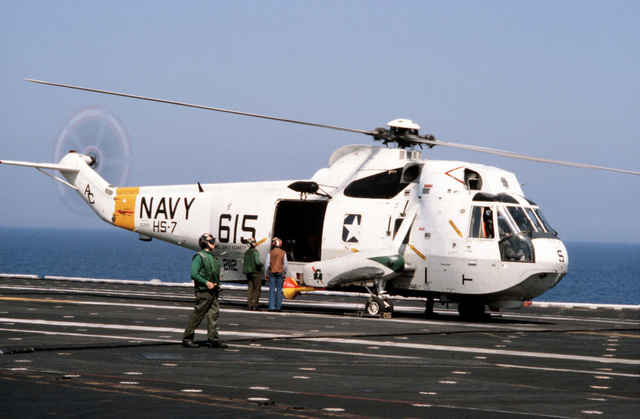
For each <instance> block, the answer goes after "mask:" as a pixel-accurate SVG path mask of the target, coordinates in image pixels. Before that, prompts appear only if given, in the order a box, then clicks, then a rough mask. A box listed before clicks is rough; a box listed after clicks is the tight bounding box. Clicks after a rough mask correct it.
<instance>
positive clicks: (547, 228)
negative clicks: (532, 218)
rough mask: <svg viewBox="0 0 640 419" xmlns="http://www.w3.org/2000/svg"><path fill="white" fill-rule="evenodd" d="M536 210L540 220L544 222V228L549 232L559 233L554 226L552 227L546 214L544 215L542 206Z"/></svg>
mask: <svg viewBox="0 0 640 419" xmlns="http://www.w3.org/2000/svg"><path fill="white" fill-rule="evenodd" d="M534 212H535V213H536V215H537V216H538V218H539V219H540V221H541V222H542V224H543V225H544V229H545V230H546V231H547V232H549V233H553V234H554V235H556V236H557V235H558V232H557V231H555V230H554V229H553V227H551V225H550V224H549V222H548V221H547V219H546V218H544V215H542V211H540V208H536V209H535V210H534Z"/></svg>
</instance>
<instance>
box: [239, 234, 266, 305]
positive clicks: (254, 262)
mask: <svg viewBox="0 0 640 419" xmlns="http://www.w3.org/2000/svg"><path fill="white" fill-rule="evenodd" d="M246 244H248V245H249V248H248V249H247V251H246V252H244V268H243V269H242V272H243V273H244V274H245V275H246V276H247V306H248V308H249V310H259V309H260V308H259V307H260V291H261V287H262V266H263V263H262V261H261V260H260V253H258V249H256V239H255V238H253V237H251V238H250V239H249V240H247V241H246Z"/></svg>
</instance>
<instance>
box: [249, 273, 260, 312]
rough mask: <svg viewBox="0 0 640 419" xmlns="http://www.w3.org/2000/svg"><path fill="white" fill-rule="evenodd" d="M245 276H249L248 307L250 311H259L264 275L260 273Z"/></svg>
mask: <svg viewBox="0 0 640 419" xmlns="http://www.w3.org/2000/svg"><path fill="white" fill-rule="evenodd" d="M245 275H246V276H247V306H248V307H249V310H257V309H258V306H259V305H260V291H261V290H260V288H261V287H262V275H261V274H259V273H257V274H245Z"/></svg>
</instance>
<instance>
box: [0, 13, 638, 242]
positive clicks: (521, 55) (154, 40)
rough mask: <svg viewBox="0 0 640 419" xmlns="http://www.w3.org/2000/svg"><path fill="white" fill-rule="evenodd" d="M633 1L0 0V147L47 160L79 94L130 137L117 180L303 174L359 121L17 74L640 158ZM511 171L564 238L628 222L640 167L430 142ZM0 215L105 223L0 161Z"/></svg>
mask: <svg viewBox="0 0 640 419" xmlns="http://www.w3.org/2000/svg"><path fill="white" fill-rule="evenodd" d="M638 22H640V2H637V1H615V0H614V1H607V2H602V1H482V2H478V1H439V2H434V1H398V0H394V1H313V2H312V1H275V0H274V1H233V2H228V1H220V2H216V1H181V2H169V1H135V2H131V1H113V0H110V1H91V2H84V1H55V2H50V1H4V2H2V3H0V63H1V65H0V121H2V128H3V139H2V141H1V142H0V144H1V145H0V159H4V160H30V161H40V162H50V161H51V160H52V155H53V149H54V146H55V143H56V138H57V137H58V135H59V133H60V131H61V130H62V128H63V127H64V126H65V124H66V122H67V121H68V120H69V119H70V118H71V117H72V116H73V115H74V114H76V113H77V112H78V111H79V110H80V109H83V108H85V107H102V108H105V109H107V110H108V111H110V112H112V113H113V114H115V115H116V116H117V117H118V118H119V120H120V121H121V123H122V124H123V125H124V127H125V128H126V130H127V133H128V136H129V138H130V140H131V144H132V156H131V165H132V166H131V175H130V176H129V180H128V182H127V185H118V186H144V185H164V184H183V183H194V182H196V181H200V182H203V183H205V182H237V181H252V180H281V179H306V178H309V177H311V176H312V175H313V173H314V172H315V171H316V170H318V169H320V168H322V167H326V166H327V165H328V159H329V156H330V155H331V153H332V152H333V151H334V150H335V149H337V148H338V147H340V146H342V145H346V144H358V143H364V144H369V143H370V139H369V137H366V136H361V135H358V134H350V133H343V132H338V131H335V132H334V131H331V130H323V129H319V128H311V127H304V126H297V125H292V124H285V123H277V122H272V121H265V120H258V119H251V118H246V117H240V116H233V115H226V114H220V113H215V112H207V111H202V110H193V109H186V108H179V107H175V106H170V105H163V104H154V103H147V102H140V101H134V100H131V99H125V98H116V97H108V96H102V95H97V94H92V93H86V92H78V91H71V90H64V89H60V88H54V87H48V86H41V85H36V84H33V83H28V82H25V81H23V80H22V78H24V77H29V78H36V79H42V80H48V81H54V82H59V83H67V84H76V85H81V86H88V87H93V88H98V89H106V90H115V91H121V92H127V93H131V94H138V95H147V96H153V97H159V98H165V99H172V100H177V101H185V102H190V103H197V104H201V105H208V106H215V107H222V108H228V109H236V110H242V111H246V112H253V113H261V114H267V115H274V116H280V117H285V118H291V119H297V120H304V121H312V122H318V123H323V124H329V125H338V126H344V127H350V128H356V129H365V130H367V129H374V128H375V127H378V126H384V125H385V124H386V123H387V122H388V121H390V120H392V119H395V118H401V117H402V118H409V119H412V120H414V121H416V122H418V123H419V124H420V125H421V126H422V133H431V134H434V135H435V136H436V138H438V139H441V140H444V141H451V142H457V143H465V144H473V145H480V146H485V147H493V148H501V149H506V150H511V151H517V152H521V153H526V154H532V155H535V156H540V157H547V158H555V159H560V160H569V161H576V162H581V163H587V164H595V165H602V166H612V167H619V168H624V169H630V170H636V171H638V170H640V163H639V156H640V134H639V133H640V117H639V115H640V77H638V74H639V73H640V71H639V70H640V25H639V24H638ZM424 157H425V158H429V159H445V160H463V161H472V162H477V163H482V164H487V165H492V166H497V167H500V168H503V169H506V170H509V171H512V172H514V173H515V174H516V175H517V176H518V179H519V181H520V182H521V183H523V184H524V186H523V189H524V191H525V194H526V195H527V197H528V198H530V199H531V200H533V201H535V202H536V203H538V204H539V205H540V206H541V207H542V209H543V212H544V213H545V214H546V216H547V218H548V219H549V221H550V222H551V224H552V225H553V226H554V227H555V228H556V230H558V231H559V232H560V236H561V237H562V238H563V239H564V240H567V241H608V242H616V241H622V242H638V241H640V239H639V238H638V233H640V217H639V216H638V215H639V212H640V210H639V207H640V177H639V176H631V175H622V174H615V173H608V172H602V171H593V170H584V169H574V168H568V167H559V166H552V165H547V164H540V163H533V162H524V161H517V160H509V159H506V158H502V157H496V156H490V155H484V154H479V153H474V152H465V151H459V150H453V149H445V148H440V149H438V148H436V149H433V150H427V151H425V152H424ZM0 185H1V192H0V194H1V198H0V226H20V227H22V226H35V227H45V226H51V227H80V228H106V227H107V226H106V224H104V223H103V222H101V221H99V220H98V219H97V218H95V217H94V218H92V217H83V216H77V215H75V214H74V213H73V212H70V211H69V210H68V208H67V206H66V205H65V204H64V203H63V202H62V200H61V199H60V198H59V196H58V193H57V192H56V189H57V186H56V183H55V182H54V181H52V180H50V179H49V178H47V177H46V176H43V175H42V174H40V173H38V172H37V171H36V170H34V169H26V168H20V167H7V166H0Z"/></svg>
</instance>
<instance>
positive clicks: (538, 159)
mask: <svg viewBox="0 0 640 419" xmlns="http://www.w3.org/2000/svg"><path fill="white" fill-rule="evenodd" d="M24 80H26V81H29V82H33V83H40V84H46V85H49V86H57V87H65V88H68V89H76V90H84V91H87V92H94V93H101V94H106V95H113V96H121V97H127V98H131V99H140V100H147V101H151V102H159V103H167V104H170V105H178V106H186V107H190V108H196V109H205V110H209V111H216V112H225V113H230V114H235V115H244V116H251V117H254V118H262V119H270V120H272V121H280V122H289V123H293V124H300V125H308V126H312V127H319V128H329V129H334V130H339V131H346V132H354V133H358V134H366V135H371V136H374V137H376V135H378V134H379V133H378V131H365V130H359V129H353V128H344V127H337V126H333V125H325V124H316V123H313V122H305V121H297V120H295V119H287V118H278V117H275V116H268V115H260V114H255V113H249V112H240V111H234V110H230V109H222V108H214V107H211V106H203V105H195V104H191V103H185V102H177V101H173V100H166V99H158V98H152V97H146V96H138V95H131V94H127V93H118V92H111V91H108V90H99V89H92V88H88V87H80V86H72V85H69V84H62V83H52V82H48V81H42V80H34V79H27V78H25V79H24ZM432 138H433V137H432ZM392 141H394V140H392ZM414 141H415V142H416V143H422V144H427V145H431V146H433V145H441V146H445V147H453V148H459V149H462V150H471V151H477V152H481V153H488V154H495V155H498V156H503V157H510V158H514V159H521V160H530V161H536V162H541V163H550V164H558V165H562V166H570V167H579V168H583V169H598V170H607V171H610V172H618V173H626V174H631V175H640V172H634V171H632V170H623V169H614V168H609V167H602V166H594V165H590V164H582V163H573V162H567V161H562V160H553V159H545V158H542V157H533V156H527V155H525V154H520V153H514V152H512V151H505V150H498V149H494V148H487V147H481V146H473V145H466V144H456V143H449V142H446V141H440V140H431V139H428V138H423V137H416V139H415V140H414Z"/></svg>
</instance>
